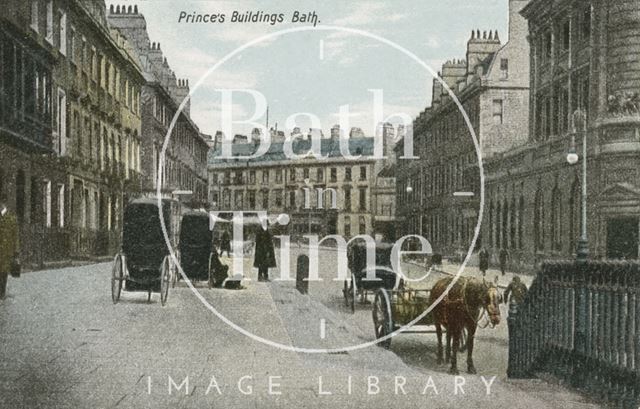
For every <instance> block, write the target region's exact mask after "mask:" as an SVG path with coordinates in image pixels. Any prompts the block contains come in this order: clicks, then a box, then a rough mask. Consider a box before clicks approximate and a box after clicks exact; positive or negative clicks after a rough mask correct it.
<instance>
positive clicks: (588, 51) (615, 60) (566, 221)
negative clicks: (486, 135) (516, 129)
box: [483, 0, 640, 266]
mask: <svg viewBox="0 0 640 409" xmlns="http://www.w3.org/2000/svg"><path fill="white" fill-rule="evenodd" d="M523 15H524V16H525V17H526V18H527V19H528V21H529V40H530V45H531V65H530V67H531V69H530V73H531V76H530V84H531V95H530V119H531V120H530V125H529V129H530V131H529V135H530V137H529V139H528V141H527V143H526V144H525V145H524V146H522V147H520V148H518V149H515V150H512V151H509V152H505V153H504V154H503V155H500V156H498V157H496V158H495V160H491V161H489V162H488V163H487V164H486V167H487V175H488V176H487V197H488V198H489V199H488V202H487V207H486V209H487V210H488V212H487V216H486V219H487V221H488V223H487V224H486V228H485V229H484V231H483V242H484V243H487V244H488V245H490V246H491V247H492V248H493V249H494V250H495V249H498V248H507V249H508V250H509V251H510V252H511V253H512V255H513V257H512V258H513V260H512V261H513V262H514V264H522V265H524V266H526V265H531V264H533V263H535V262H536V261H540V260H543V259H549V258H567V257H572V256H573V255H574V254H575V249H576V241H577V238H578V237H579V235H580V215H581V198H580V193H581V188H582V182H581V180H582V179H581V178H582V174H581V162H579V163H578V164H577V165H573V166H572V165H569V164H568V163H567V160H566V157H567V152H568V151H569V149H571V147H572V146H575V149H576V151H577V152H578V153H579V154H581V152H582V131H581V129H582V128H583V127H582V126H581V124H580V123H578V124H575V125H576V126H575V127H574V121H573V118H574V115H573V114H574V112H575V111H578V110H579V111H581V112H584V113H585V114H586V133H587V149H588V154H587V165H588V168H587V197H588V202H587V203H588V207H587V221H588V222H587V227H588V238H589V247H590V254H591V256H592V257H613V258H637V257H638V247H639V241H638V234H639V231H640V224H639V222H640V185H639V184H638V175H639V173H638V172H640V45H639V44H638V42H637V41H635V40H634V39H636V38H638V37H640V17H639V16H640V3H639V2H638V1H634V0H602V1H581V2H573V1H547V0H532V1H531V3H530V4H529V5H528V6H527V7H526V8H525V9H524V10H523ZM579 117H580V116H579V115H578V116H576V118H579ZM579 122H580V121H579ZM574 141H575V143H574ZM581 160H582V158H581Z"/></svg>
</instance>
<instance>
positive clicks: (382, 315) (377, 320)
mask: <svg viewBox="0 0 640 409" xmlns="http://www.w3.org/2000/svg"><path fill="white" fill-rule="evenodd" d="M373 326H374V329H375V331H376V339H380V338H382V337H384V336H387V335H389V334H391V333H392V332H393V316H392V314H391V299H390V297H389V292H388V291H387V290H386V289H384V288H380V289H379V290H378V291H376V297H375V299H374V301H373ZM378 345H380V346H381V347H383V348H387V349H389V347H390V346H391V338H387V339H385V340H384V341H380V342H379V343H378Z"/></svg>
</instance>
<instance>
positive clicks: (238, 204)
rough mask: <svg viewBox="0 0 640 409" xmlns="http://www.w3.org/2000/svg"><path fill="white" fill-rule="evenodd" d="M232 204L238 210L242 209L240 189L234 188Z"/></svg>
mask: <svg viewBox="0 0 640 409" xmlns="http://www.w3.org/2000/svg"><path fill="white" fill-rule="evenodd" d="M233 204H234V206H235V207H236V208H238V210H241V209H242V191H240V190H236V193H235V196H234V198H233Z"/></svg>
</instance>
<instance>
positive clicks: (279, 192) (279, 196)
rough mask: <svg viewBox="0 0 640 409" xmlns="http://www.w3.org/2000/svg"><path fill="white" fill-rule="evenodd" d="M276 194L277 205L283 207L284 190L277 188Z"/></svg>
mask: <svg viewBox="0 0 640 409" xmlns="http://www.w3.org/2000/svg"><path fill="white" fill-rule="evenodd" d="M274 194H275V196H276V207H282V190H276V191H275V192H274Z"/></svg>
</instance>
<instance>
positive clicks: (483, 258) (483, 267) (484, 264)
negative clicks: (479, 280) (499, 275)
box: [478, 247, 489, 277]
mask: <svg viewBox="0 0 640 409" xmlns="http://www.w3.org/2000/svg"><path fill="white" fill-rule="evenodd" d="M478 258H479V259H480V263H479V264H480V271H482V276H483V277H484V276H485V275H486V274H487V269H488V268H489V252H488V251H487V249H486V248H485V247H482V248H481V249H480V252H479V253H478Z"/></svg>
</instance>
